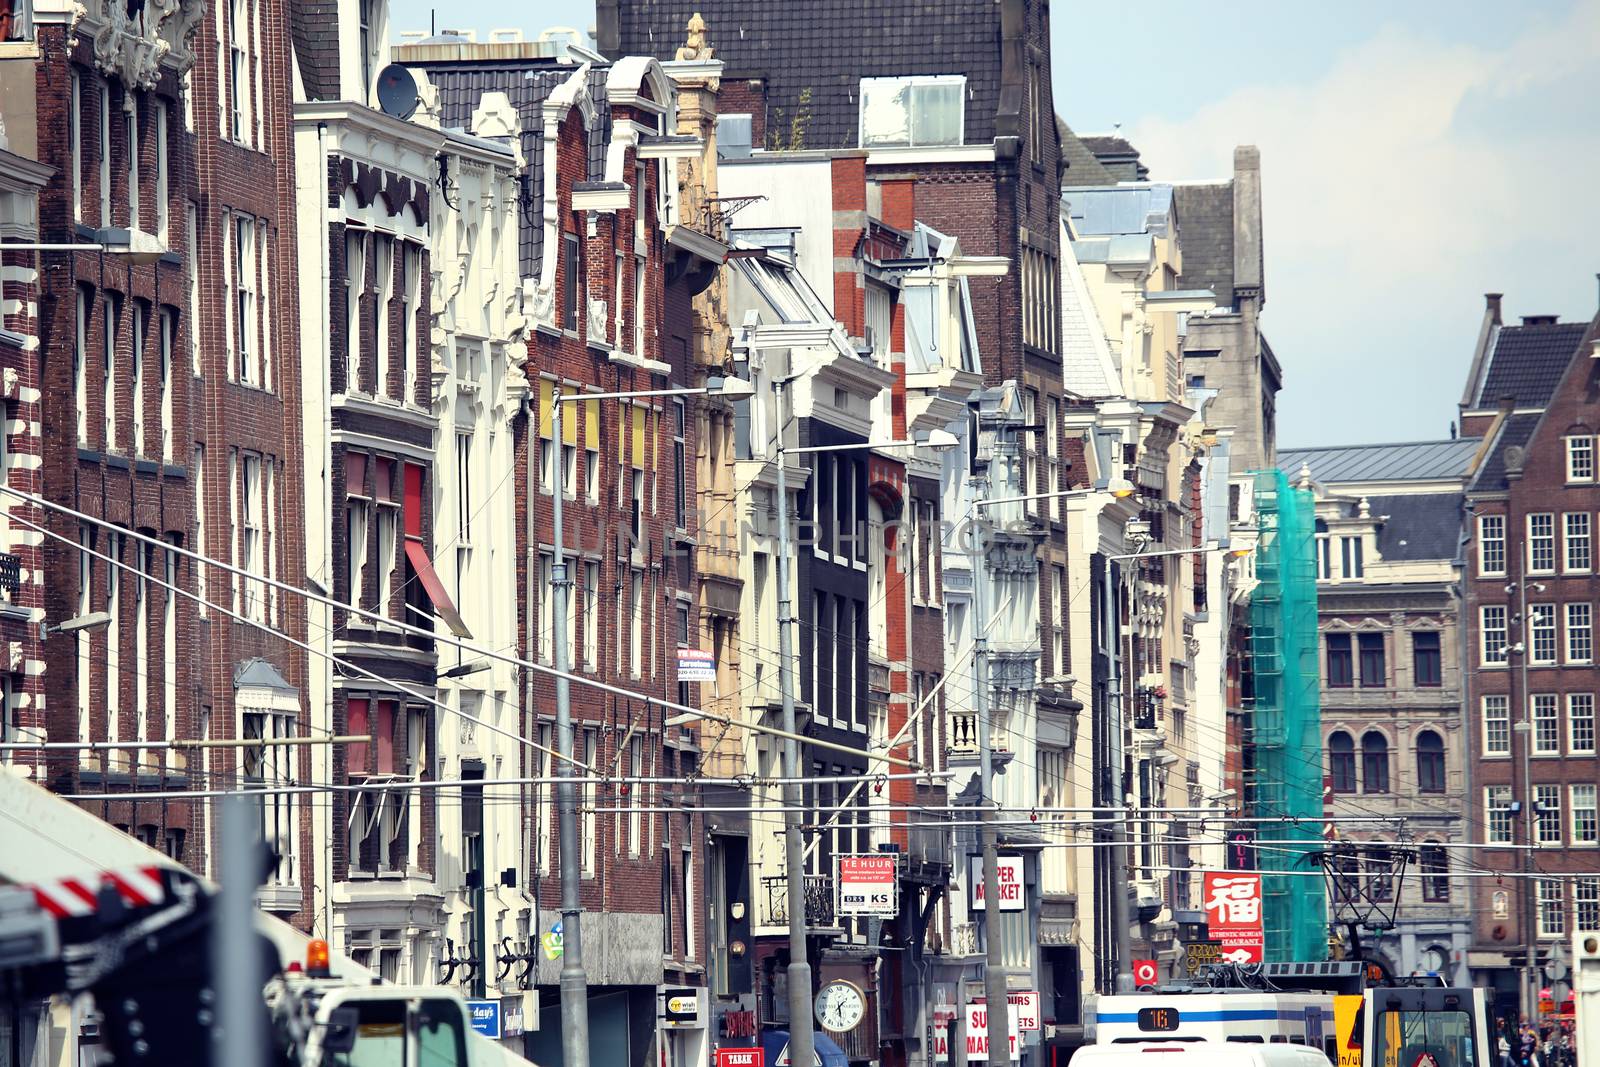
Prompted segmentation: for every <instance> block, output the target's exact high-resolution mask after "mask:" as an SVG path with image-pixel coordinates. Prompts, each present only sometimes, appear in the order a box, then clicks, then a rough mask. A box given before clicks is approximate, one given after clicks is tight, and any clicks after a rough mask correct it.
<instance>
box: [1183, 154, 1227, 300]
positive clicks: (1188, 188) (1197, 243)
mask: <svg viewBox="0 0 1600 1067" xmlns="http://www.w3.org/2000/svg"><path fill="white" fill-rule="evenodd" d="M1173 196H1174V198H1175V199H1176V200H1177V203H1178V220H1179V223H1178V248H1179V250H1180V251H1181V252H1182V254H1183V274H1182V275H1181V276H1180V277H1179V279H1178V284H1180V285H1182V286H1183V287H1184V288H1185V289H1210V290H1211V291H1212V292H1213V293H1215V294H1216V296H1217V306H1218V307H1233V182H1231V181H1226V182H1210V183H1206V184H1204V185H1198V184H1197V185H1187V184H1186V185H1178V186H1174V187H1173Z"/></svg>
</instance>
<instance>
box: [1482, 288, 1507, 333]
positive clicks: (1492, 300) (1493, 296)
mask: <svg viewBox="0 0 1600 1067" xmlns="http://www.w3.org/2000/svg"><path fill="white" fill-rule="evenodd" d="M1504 295H1505V294H1503V293H1484V294H1483V299H1484V302H1485V303H1486V304H1488V306H1489V315H1490V317H1491V318H1492V319H1493V320H1494V324H1495V325H1496V326H1498V325H1500V298H1501V297H1502V296H1504Z"/></svg>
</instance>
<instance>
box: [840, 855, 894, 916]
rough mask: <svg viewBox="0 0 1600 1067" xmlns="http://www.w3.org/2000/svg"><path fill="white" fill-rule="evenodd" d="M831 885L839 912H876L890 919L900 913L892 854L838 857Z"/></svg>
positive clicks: (855, 913)
mask: <svg viewBox="0 0 1600 1067" xmlns="http://www.w3.org/2000/svg"><path fill="white" fill-rule="evenodd" d="M834 872H835V875H834V882H833V884H834V886H835V887H836V892H837V896H838V899H837V900H836V901H835V904H834V910H835V911H836V912H837V913H838V914H840V915H875V916H879V917H881V918H885V919H892V918H894V917H895V916H896V915H898V914H899V913H900V894H899V892H898V891H897V889H896V885H897V878H896V871H895V857H894V855H893V854H892V853H884V854H875V855H866V856H838V857H835V862H834Z"/></svg>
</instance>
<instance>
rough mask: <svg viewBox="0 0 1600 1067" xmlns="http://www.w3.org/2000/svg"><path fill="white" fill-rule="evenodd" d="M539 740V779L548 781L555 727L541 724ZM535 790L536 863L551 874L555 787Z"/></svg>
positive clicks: (543, 787)
mask: <svg viewBox="0 0 1600 1067" xmlns="http://www.w3.org/2000/svg"><path fill="white" fill-rule="evenodd" d="M538 740H539V751H538V756H537V758H538V761H539V777H541V778H544V779H547V780H548V779H549V778H550V777H552V771H551V769H552V767H553V766H554V765H555V757H554V755H553V754H552V750H553V749H554V748H555V747H556V738H555V729H554V727H552V726H551V725H550V724H549V723H547V722H542V723H540V724H539V731H538ZM535 790H536V792H537V801H536V809H537V814H536V815H535V816H534V817H535V818H536V819H537V820H538V822H537V825H536V828H535V829H536V836H537V837H538V839H539V841H538V845H537V846H536V847H535V849H534V852H535V858H534V861H535V863H536V864H537V868H538V871H539V873H540V874H549V873H550V854H551V852H552V849H551V848H550V841H551V839H552V838H553V837H554V836H555V821H556V820H555V806H554V805H553V804H552V803H551V796H552V794H553V793H554V787H552V786H550V785H548V784H541V785H538V786H536V787H535Z"/></svg>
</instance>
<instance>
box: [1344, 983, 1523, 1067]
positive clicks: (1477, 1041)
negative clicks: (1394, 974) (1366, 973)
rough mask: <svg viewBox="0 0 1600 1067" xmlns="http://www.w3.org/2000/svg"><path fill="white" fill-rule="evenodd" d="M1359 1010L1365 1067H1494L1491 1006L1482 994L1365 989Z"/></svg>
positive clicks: (1434, 989) (1402, 988)
mask: <svg viewBox="0 0 1600 1067" xmlns="http://www.w3.org/2000/svg"><path fill="white" fill-rule="evenodd" d="M1364 996H1365V998H1366V1003H1365V1004H1364V1005H1363V1007H1362V1021H1361V1048H1362V1056H1361V1062H1362V1064H1363V1065H1364V1067H1496V1065H1497V1063H1498V1062H1499V1055H1498V1053H1497V1050H1496V1046H1495V1044H1494V1042H1493V1040H1492V1037H1491V1035H1490V1032H1489V1018H1490V1004H1489V1001H1488V995H1487V992H1486V991H1485V990H1482V989H1451V988H1444V987H1439V986H1391V987H1380V988H1376V989H1369V990H1367V991H1366V993H1365V994H1364Z"/></svg>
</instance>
